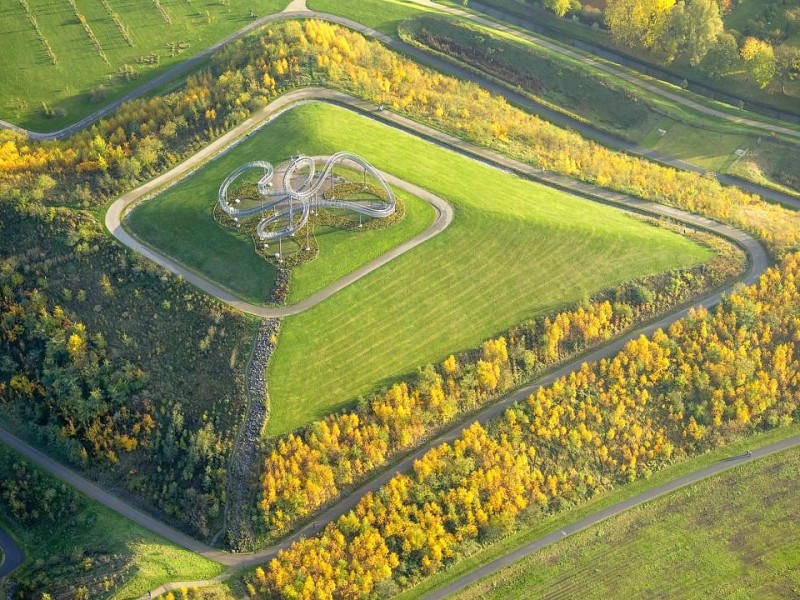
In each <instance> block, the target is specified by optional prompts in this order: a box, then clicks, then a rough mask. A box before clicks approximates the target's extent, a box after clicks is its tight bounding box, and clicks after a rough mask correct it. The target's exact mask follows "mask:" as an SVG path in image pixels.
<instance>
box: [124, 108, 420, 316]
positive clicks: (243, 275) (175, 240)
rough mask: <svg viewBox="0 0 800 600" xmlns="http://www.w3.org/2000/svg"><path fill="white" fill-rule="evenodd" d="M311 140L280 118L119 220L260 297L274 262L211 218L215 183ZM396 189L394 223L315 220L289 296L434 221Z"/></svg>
mask: <svg viewBox="0 0 800 600" xmlns="http://www.w3.org/2000/svg"><path fill="white" fill-rule="evenodd" d="M315 148H317V146H315V145H314V143H313V136H312V137H309V136H308V135H307V132H305V131H304V128H303V125H302V123H298V122H297V120H296V119H295V118H280V119H278V120H276V121H274V122H273V123H270V124H269V125H267V126H266V127H264V128H263V129H262V130H261V131H259V132H258V134H257V135H254V136H252V137H250V138H248V139H247V140H245V141H244V142H242V143H241V144H239V145H238V146H236V147H235V148H233V149H231V150H230V151H229V152H227V153H226V154H224V155H222V156H220V157H219V158H218V159H216V160H214V161H212V162H211V163H209V164H208V165H206V166H205V167H204V168H202V169H201V170H199V171H198V172H197V173H195V174H193V175H192V176H191V177H189V178H188V179H186V180H184V181H182V182H180V183H178V184H177V185H175V186H174V187H172V188H169V189H168V190H166V191H165V192H164V193H163V194H161V195H159V196H158V197H156V198H153V199H152V200H148V201H147V202H144V203H143V204H142V205H140V206H139V207H137V208H135V209H134V210H133V211H132V212H131V214H130V216H129V217H128V219H127V220H126V227H128V228H129V229H130V230H131V231H132V232H133V233H134V234H135V235H136V236H137V237H138V238H140V239H141V240H143V241H145V242H146V243H148V244H150V245H151V246H153V247H155V248H158V249H159V251H161V252H163V253H165V254H167V255H169V256H171V257H173V258H174V259H175V260H177V261H178V262H179V263H181V264H183V265H185V266H187V267H188V268H190V269H192V270H193V271H195V272H197V273H200V274H201V275H203V276H204V277H206V278H207V279H210V280H212V281H214V282H216V283H219V284H221V285H222V286H223V287H225V288H227V289H228V290H230V291H232V292H233V293H234V294H236V295H238V296H240V297H242V298H244V299H246V300H248V301H250V302H254V303H257V304H259V303H264V302H265V301H266V300H268V299H269V297H270V295H271V292H272V290H273V288H274V284H275V274H276V268H275V266H273V265H272V264H270V263H268V262H267V261H265V260H264V259H262V258H261V257H260V256H258V255H257V254H256V252H255V249H254V247H253V238H252V237H250V236H248V235H245V234H243V233H239V232H235V231H233V230H230V229H226V228H223V227H221V226H220V225H219V224H218V223H217V222H216V221H215V220H214V218H213V215H212V209H213V207H214V206H215V204H216V202H217V191H218V189H219V185H220V183H221V182H222V180H223V179H225V177H226V176H227V175H228V173H230V172H231V171H232V170H233V169H235V168H236V167H238V166H240V165H242V164H244V163H246V162H249V161H252V160H268V161H272V162H273V163H275V164H276V165H277V164H278V163H279V162H282V161H283V160H285V159H287V158H288V157H289V156H291V155H294V154H298V153H300V152H302V153H305V154H315V153H316V152H315V150H314V149H315ZM341 149H346V147H344V146H343V147H342V148H341ZM331 152H332V151H331ZM395 192H396V194H397V196H398V198H399V199H400V200H401V201H402V202H403V205H404V208H405V215H404V217H403V218H402V219H401V220H400V221H399V222H397V223H395V224H393V225H390V226H388V227H385V228H379V229H371V230H364V231H353V230H346V229H337V228H334V227H328V226H325V227H317V228H315V230H314V235H315V236H316V239H317V244H318V245H319V255H318V256H317V258H316V259H314V260H313V261H311V262H308V263H306V264H304V265H301V266H299V267H297V268H295V269H293V273H292V285H291V292H290V295H289V298H288V303H290V304H291V303H294V302H297V301H299V300H302V299H303V298H305V297H307V296H309V295H311V294H313V293H314V292H317V291H319V290H321V289H323V288H325V287H327V286H328V285H329V284H331V283H333V282H334V281H336V280H337V279H339V278H341V277H342V276H343V275H346V274H347V273H349V272H351V271H354V270H355V269H357V268H358V267H359V266H361V265H363V264H365V263H367V262H369V261H371V260H373V259H375V258H377V257H378V256H380V255H382V254H384V253H385V252H386V251H388V250H390V249H391V248H394V247H396V246H398V245H399V244H401V243H403V242H404V241H406V240H408V239H410V238H412V237H414V236H415V235H416V234H417V233H419V232H421V231H423V230H425V229H426V228H427V227H428V226H429V225H430V224H431V223H432V222H433V219H434V210H433V207H431V206H430V205H429V204H428V203H427V202H424V201H423V200H420V199H419V198H416V197H414V196H412V195H411V194H407V193H405V192H402V191H399V190H395ZM273 246H275V248H276V249H277V247H278V246H277V245H276V244H273Z"/></svg>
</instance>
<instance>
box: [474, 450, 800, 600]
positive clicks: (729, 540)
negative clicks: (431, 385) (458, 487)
mask: <svg viewBox="0 0 800 600" xmlns="http://www.w3.org/2000/svg"><path fill="white" fill-rule="evenodd" d="M798 477H800V449H793V450H788V451H785V452H783V453H780V454H777V455H775V456H771V457H768V458H765V459H762V460H759V461H756V462H754V463H751V464H748V465H745V466H743V467H740V468H737V469H735V470H733V471H731V472H728V473H725V474H722V475H719V476H717V477H714V478H711V479H708V480H706V481H703V482H701V483H698V484H695V485H693V486H690V487H687V488H684V489H682V490H680V491H678V492H675V493H673V494H670V495H669V496H666V497H664V498H660V499H658V500H655V501H653V502H650V503H648V504H646V505H644V506H642V507H640V508H637V509H632V510H630V511H628V512H626V513H624V514H622V515H619V516H617V517H614V518H612V519H610V520H608V521H606V522H604V523H601V524H599V525H596V526H594V527H592V528H590V529H588V530H586V531H584V532H582V533H579V534H577V535H575V536H573V537H571V538H569V539H568V540H564V541H563V542H560V543H558V544H555V545H554V546H551V547H550V548H547V549H545V550H543V551H541V552H538V553H536V554H534V555H532V556H530V557H528V558H525V559H523V560H522V561H520V562H518V563H516V564H515V565H512V566H511V567H508V568H506V569H504V570H502V571H500V572H499V573H497V574H496V575H494V576H491V577H489V578H487V579H485V580H483V581H481V582H479V583H478V584H476V585H474V586H472V587H470V588H468V589H467V590H465V591H462V592H460V593H459V594H458V597H459V598H460V599H462V598H463V599H469V598H498V599H499V598H504V599H505V598H565V597H574V596H575V595H577V596H579V597H581V598H587V599H589V598H598V599H600V598H611V597H615V598H655V597H659V598H678V597H680V598H764V599H766V598H776V599H777V598H790V597H796V596H797V594H798V591H800V528H798V527H797V526H796V525H797V523H798V522H800V504H798V502H797V480H798Z"/></svg>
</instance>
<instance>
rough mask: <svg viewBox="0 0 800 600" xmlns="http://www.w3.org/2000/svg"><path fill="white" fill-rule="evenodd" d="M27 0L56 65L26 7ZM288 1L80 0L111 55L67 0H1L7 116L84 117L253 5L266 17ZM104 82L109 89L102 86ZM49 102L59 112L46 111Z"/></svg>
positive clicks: (29, 119)
mask: <svg viewBox="0 0 800 600" xmlns="http://www.w3.org/2000/svg"><path fill="white" fill-rule="evenodd" d="M26 2H27V6H28V9H29V11H30V15H31V16H32V17H33V19H34V20H35V22H36V25H37V27H38V29H39V31H40V32H41V36H42V39H43V40H45V41H46V43H47V44H48V45H49V47H50V49H51V51H52V54H53V56H55V60H56V64H53V61H52V60H51V58H50V57H49V56H48V52H47V49H46V46H45V44H44V42H43V41H42V40H41V39H39V37H38V36H37V33H36V30H35V29H34V25H33V23H32V22H31V19H30V17H29V16H28V14H26V11H25V8H24V6H25V3H26ZM288 3H289V0H160V2H156V0H75V6H76V7H77V10H78V13H79V14H80V15H82V16H83V17H84V18H85V20H86V23H87V25H88V27H89V29H90V30H91V31H92V33H93V35H94V36H95V38H96V39H97V41H98V43H99V44H100V48H101V49H102V52H103V53H104V55H105V57H106V60H104V59H103V58H102V57H101V55H100V52H99V51H98V50H97V49H96V48H95V46H94V43H93V41H92V40H91V38H90V37H89V34H88V33H87V32H86V31H85V30H84V28H83V26H82V25H81V23H80V21H79V20H78V17H77V16H76V14H75V11H74V10H73V8H72V7H71V6H70V4H69V3H68V2H67V1H66V0H62V1H59V2H53V1H52V0H24V1H21V0H7V1H6V2H2V3H0V39H2V40H3V43H2V44H1V45H0V118H3V119H6V120H10V121H12V122H14V123H16V124H18V125H21V126H23V127H26V128H29V129H38V130H52V129H55V128H58V127H61V126H63V125H65V124H68V123H72V122H75V121H78V120H79V119H81V118H82V117H84V116H86V115H88V114H90V113H92V112H94V111H95V110H97V109H98V108H100V107H101V106H102V105H103V104H105V103H107V102H109V101H111V100H113V99H114V98H115V97H117V96H119V95H121V94H123V93H125V92H127V91H129V90H131V89H133V88H135V87H138V86H140V85H142V83H144V82H145V81H147V80H148V79H151V78H152V77H154V76H156V75H158V74H160V73H162V72H163V71H165V70H167V69H168V68H169V67H171V66H173V65H175V64H176V63H178V62H180V61H182V60H185V59H186V58H188V57H190V56H192V55H194V54H197V53H198V52H200V51H201V50H203V49H204V48H206V47H208V46H210V45H211V44H213V43H214V42H216V41H218V40H219V39H221V38H223V37H225V36H226V35H228V34H230V33H232V32H234V31H236V30H238V29H241V28H242V27H244V26H245V25H247V23H249V22H250V21H251V17H250V13H251V11H252V12H253V13H255V14H257V15H259V16H263V15H267V14H271V13H274V12H279V11H281V10H283V9H284V8H285V7H286V5H287V4H288ZM158 6H161V8H162V9H163V12H162V11H160V10H159V9H158ZM112 14H113V15H116V16H117V18H118V21H119V24H120V25H121V28H120V26H119V25H118V24H117V23H115V21H114V19H113V17H112ZM167 19H168V20H169V21H170V22H169V23H168V22H167ZM123 30H124V31H125V32H126V34H123ZM126 35H127V37H128V38H129V39H130V43H129V42H128V41H127V40H126ZM131 44H132V45H131ZM151 55H158V61H157V64H148V62H147V61H150V60H151V59H150V56H151ZM125 65H128V66H129V67H130V68H131V69H132V73H133V74H132V75H126V74H125V73H124V72H123V70H124V69H125ZM100 86H103V88H104V91H102V92H99V88H100ZM92 92H95V93H94V97H93V98H92V97H91V96H92V95H93V94H92ZM98 92H99V93H98ZM42 102H45V103H46V104H47V106H48V107H49V108H50V109H51V110H56V111H57V114H55V115H52V116H51V117H50V118H48V117H46V116H45V114H44V111H43V107H42Z"/></svg>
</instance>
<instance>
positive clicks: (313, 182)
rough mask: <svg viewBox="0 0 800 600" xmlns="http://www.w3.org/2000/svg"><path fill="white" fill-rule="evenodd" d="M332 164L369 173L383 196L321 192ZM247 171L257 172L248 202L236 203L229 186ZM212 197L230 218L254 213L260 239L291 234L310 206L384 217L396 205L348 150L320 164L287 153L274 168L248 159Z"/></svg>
mask: <svg viewBox="0 0 800 600" xmlns="http://www.w3.org/2000/svg"><path fill="white" fill-rule="evenodd" d="M338 165H343V166H353V165H354V166H355V167H357V168H359V169H362V170H363V173H364V181H365V183H366V180H367V176H370V177H371V178H372V179H373V180H374V181H375V182H376V183H377V185H378V187H380V189H381V190H382V192H383V197H380V196H378V195H374V197H373V198H368V199H364V198H362V199H346V198H342V199H340V198H335V197H326V194H325V192H326V191H327V190H329V189H331V188H333V185H334V184H333V170H334V168H335V167H336V166H338ZM251 171H261V177H260V179H259V180H258V182H257V183H256V184H255V190H256V191H257V197H255V198H250V199H249V202H250V204H251V205H243V206H242V205H241V204H242V202H241V200H240V199H239V198H234V199H233V200H231V198H230V190H231V189H232V188H231V186H232V184H233V183H234V182H236V181H237V180H239V179H240V178H242V177H243V176H244V175H245V174H248V173H249V172H251ZM276 184H278V185H277V186H276ZM365 189H366V186H365ZM218 201H219V206H220V208H221V209H222V210H223V211H225V213H227V214H228V215H230V216H231V217H233V218H234V219H235V220H238V219H239V218H244V217H251V216H256V215H260V216H261V221H260V222H259V223H258V226H257V227H256V234H257V235H258V237H259V239H261V240H263V241H265V242H267V241H271V240H277V239H279V238H284V237H287V236H291V235H294V234H295V233H297V232H298V231H300V230H301V229H302V228H303V227H304V226H305V225H306V223H307V222H308V217H309V214H310V213H311V211H312V210H317V209H318V208H334V209H344V210H349V211H353V212H356V213H359V214H361V215H365V216H368V217H373V218H386V217H388V216H390V215H391V214H393V213H394V211H395V206H396V199H395V196H394V192H392V189H391V187H389V184H388V183H386V181H385V180H384V178H383V177H382V176H381V174H380V172H379V171H378V170H377V169H375V168H374V167H372V165H370V164H369V163H368V162H367V161H366V160H364V159H363V158H361V157H360V156H358V155H356V154H353V153H351V152H338V153H337V154H334V155H333V156H331V157H329V158H328V159H327V160H326V161H325V164H324V166H323V167H322V168H321V169H318V168H317V161H316V160H315V159H314V158H311V157H309V156H297V157H295V158H292V159H291V160H290V161H288V162H286V163H284V164H283V165H281V166H280V167H279V168H278V169H277V170H276V168H275V167H273V166H272V164H270V163H268V162H266V161H253V162H249V163H247V164H244V165H242V166H241V167H239V168H237V169H235V170H234V171H232V172H231V173H230V175H228V176H227V177H226V178H225V180H224V181H223V182H222V184H221V185H220V188H219V195H218Z"/></svg>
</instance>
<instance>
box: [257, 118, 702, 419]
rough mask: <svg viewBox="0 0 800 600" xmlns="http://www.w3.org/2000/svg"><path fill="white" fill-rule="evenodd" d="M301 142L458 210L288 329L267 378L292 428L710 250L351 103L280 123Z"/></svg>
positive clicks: (288, 323) (275, 412)
mask: <svg viewBox="0 0 800 600" xmlns="http://www.w3.org/2000/svg"><path fill="white" fill-rule="evenodd" d="M281 120H282V121H284V122H285V123H284V126H285V127H286V129H285V131H287V132H288V131H291V132H292V139H293V140H294V141H296V143H297V144H298V146H299V147H302V148H304V149H306V151H308V152H313V153H317V154H323V153H329V152H332V151H334V150H337V149H340V148H348V149H349V150H352V151H354V152H357V153H359V154H361V155H362V156H364V157H366V158H367V159H368V160H370V161H371V162H372V163H373V164H374V165H375V166H376V167H378V168H381V169H383V170H386V171H389V172H392V173H393V174H395V175H397V176H399V177H401V178H403V179H405V180H407V181H410V182H412V183H417V184H419V185H422V186H425V187H427V188H428V189H430V190H431V191H432V192H434V193H437V194H439V195H440V196H442V197H444V198H445V199H447V200H448V201H449V202H451V204H453V205H454V207H455V211H456V218H455V220H454V223H453V224H452V225H451V226H450V227H449V228H448V229H447V230H446V231H445V232H443V233H442V234H440V235H438V236H437V237H436V238H434V239H432V240H430V241H428V242H426V243H425V244H423V245H422V246H420V247H418V248H415V249H414V250H412V251H411V252H409V253H407V254H405V255H403V256H402V257H400V258H398V259H397V260H395V261H392V262H391V263H390V264H388V265H386V266H385V267H383V268H381V269H380V270H379V271H377V272H375V273H372V274H371V275H369V276H368V277H366V278H364V279H362V280H360V281H359V282H358V283H356V284H355V285H352V286H350V287H348V288H346V289H345V290H342V291H341V292H339V293H337V294H336V295H335V296H333V297H332V298H330V299H329V300H327V301H325V302H323V303H322V304H320V305H318V306H316V307H315V308H313V309H311V310H309V311H307V312H305V313H302V314H300V315H297V316H294V317H290V318H287V319H285V320H284V323H283V327H282V331H281V336H280V340H279V344H278V348H277V350H276V352H275V354H274V356H273V360H272V363H271V367H270V372H269V377H268V380H269V386H270V397H271V405H272V409H271V410H272V412H271V418H270V422H269V432H270V433H272V434H278V433H283V432H286V431H290V430H293V429H295V428H296V427H298V426H300V425H302V424H303V423H306V422H308V421H309V420H310V419H314V418H318V417H321V416H323V415H325V414H327V413H329V412H330V411H331V410H335V409H338V408H341V407H343V406H345V405H347V404H348V403H349V402H350V401H352V400H354V399H355V398H356V397H357V396H359V395H360V394H365V393H368V392H370V391H372V390H375V389H377V388H379V387H380V386H382V385H385V384H386V383H387V382H390V381H391V380H393V379H395V378H397V377H400V376H401V375H404V374H407V373H409V372H411V371H412V370H413V369H415V368H416V367H418V366H421V365H424V364H425V363H427V362H429V361H438V360H441V359H443V358H445V357H446V355H447V354H448V353H450V352H455V351H458V350H461V349H465V348H469V347H472V346H475V345H476V344H478V343H479V342H480V341H481V340H483V339H485V338H486V337H488V336H491V335H493V334H496V333H498V332H500V331H502V330H504V329H505V328H507V327H509V326H511V325H513V324H515V323H518V322H521V321H522V320H524V319H525V318H528V317H531V316H535V315H541V314H544V313H549V312H551V311H553V310H555V309H556V308H558V307H561V306H564V305H565V304H569V303H573V302H575V301H577V300H580V299H581V298H583V297H585V296H586V295H587V294H589V293H591V292H594V291H598V290H601V289H607V288H609V287H612V286H614V285H615V284H617V283H620V282H622V281H626V280H629V279H632V278H634V277H638V276H641V275H645V274H650V273H655V272H660V271H664V270H668V269H671V268H675V267H680V266H687V265H690V264H695V263H697V262H700V261H704V260H706V259H707V258H709V257H710V256H711V252H710V251H709V250H708V249H706V248H703V247H700V246H698V245H696V244H694V243H693V242H690V241H688V240H686V239H684V238H682V237H680V236H677V235H674V234H671V233H669V232H667V231H665V230H663V229H659V228H656V227H653V226H650V225H646V224H644V223H642V222H640V221H637V220H635V219H633V218H631V217H629V216H627V215H626V214H624V213H623V212H621V211H618V210H614V209H611V208H608V207H605V206H601V205H598V204H595V203H592V202H589V201H585V200H581V199H578V198H575V197H572V196H569V195H567V194H564V193H560V192H556V191H554V190H552V189H549V188H546V187H543V186H540V185H536V184H533V183H531V182H528V181H525V180H522V179H520V178H517V177H514V176H511V175H508V174H505V173H502V172H500V171H498V170H496V169H493V168H490V167H487V166H484V165H481V164H479V163H476V162H474V161H471V160H468V159H466V158H463V157H461V156H459V155H457V154H455V153H453V152H450V151H446V150H442V149H440V148H437V147H436V146H433V145H432V144H430V143H428V142H425V141H422V140H420V139H418V138H416V137H413V136H410V135H407V134H404V133H400V132H398V131H396V130H394V129H391V128H389V127H387V126H384V125H380V124H377V123H375V122H373V121H370V120H367V119H364V118H363V117H359V116H357V115H355V114H353V113H350V112H348V111H346V110H344V109H341V108H335V107H332V106H328V105H320V104H315V105H309V106H303V107H300V108H297V109H295V110H293V111H291V112H290V113H289V114H287V115H285V116H283V117H282V118H281Z"/></svg>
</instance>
